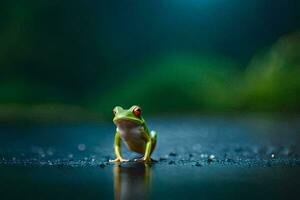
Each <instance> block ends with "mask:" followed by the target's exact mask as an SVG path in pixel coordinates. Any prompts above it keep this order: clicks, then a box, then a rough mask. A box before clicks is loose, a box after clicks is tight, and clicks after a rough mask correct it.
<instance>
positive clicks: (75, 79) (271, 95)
mask: <svg viewBox="0 0 300 200" xmlns="http://www.w3.org/2000/svg"><path fill="white" fill-rule="evenodd" d="M299 30H300V2H299V1H297V0H294V1H292V0H274V1H267V0H247V1H238V0H226V1H225V0H163V1H155V0H154V1H136V0H128V1H121V0H112V1H95V0H85V1H77V0H74V1H65V0H48V1H46V0H45V1H41V0H27V1H21V0H14V1H1V3H0V77H1V78H0V120H1V121H13V122H15V121H18V120H21V121H23V120H38V121H43V120H44V121H49V120H56V121H65V120H71V121H72V120H99V119H110V118H111V110H112V108H113V107H114V106H115V105H121V106H124V107H129V106H131V105H133V104H138V105H140V106H141V107H142V108H143V109H144V110H145V112H146V113H147V115H161V114H167V115H172V114H176V115H178V114H190V113H192V114H201V113H224V112H226V113H228V112H233V113H235V112H271V113H274V112H275V113H277V112H279V113H288V114H289V113H299V111H300V32H299Z"/></svg>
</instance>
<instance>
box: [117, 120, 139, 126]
mask: <svg viewBox="0 0 300 200" xmlns="http://www.w3.org/2000/svg"><path fill="white" fill-rule="evenodd" d="M114 123H115V125H117V126H119V127H124V128H135V127H137V126H140V123H139V122H138V121H133V120H130V119H124V118H123V119H116V120H114Z"/></svg>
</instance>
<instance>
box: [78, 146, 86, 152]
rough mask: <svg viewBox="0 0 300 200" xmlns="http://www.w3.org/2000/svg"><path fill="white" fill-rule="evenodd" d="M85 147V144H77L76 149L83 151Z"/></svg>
mask: <svg viewBox="0 0 300 200" xmlns="http://www.w3.org/2000/svg"><path fill="white" fill-rule="evenodd" d="M85 148H86V147H85V144H79V145H78V150H79V151H84V150H85Z"/></svg>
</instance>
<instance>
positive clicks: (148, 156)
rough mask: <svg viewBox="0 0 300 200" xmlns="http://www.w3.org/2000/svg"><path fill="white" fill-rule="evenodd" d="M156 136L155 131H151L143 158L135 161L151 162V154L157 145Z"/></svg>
mask: <svg viewBox="0 0 300 200" xmlns="http://www.w3.org/2000/svg"><path fill="white" fill-rule="evenodd" d="M156 138H157V134H156V132H155V131H151V132H150V137H149V139H148V141H147V143H146V147H145V154H144V156H143V157H142V158H141V159H136V160H135V161H139V162H151V154H152V152H153V151H154V148H155V146H156Z"/></svg>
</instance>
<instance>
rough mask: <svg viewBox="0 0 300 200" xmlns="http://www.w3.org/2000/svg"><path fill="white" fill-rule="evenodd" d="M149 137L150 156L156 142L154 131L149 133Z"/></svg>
mask: <svg viewBox="0 0 300 200" xmlns="http://www.w3.org/2000/svg"><path fill="white" fill-rule="evenodd" d="M150 137H151V142H152V145H151V152H150V155H151V154H152V152H153V151H154V149H155V147H156V142H157V133H156V132H155V131H151V132H150Z"/></svg>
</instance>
